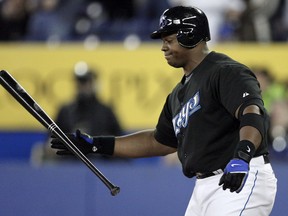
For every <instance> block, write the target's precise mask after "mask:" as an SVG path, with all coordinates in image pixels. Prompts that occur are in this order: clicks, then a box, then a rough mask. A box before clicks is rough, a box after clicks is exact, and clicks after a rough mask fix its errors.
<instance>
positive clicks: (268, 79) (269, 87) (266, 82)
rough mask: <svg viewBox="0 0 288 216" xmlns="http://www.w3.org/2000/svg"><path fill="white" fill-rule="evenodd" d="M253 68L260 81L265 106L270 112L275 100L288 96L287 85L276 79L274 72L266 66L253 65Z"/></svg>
mask: <svg viewBox="0 0 288 216" xmlns="http://www.w3.org/2000/svg"><path fill="white" fill-rule="evenodd" d="M251 69H252V71H253V72H254V73H255V75H256V77H257V79H258V81H259V83H260V88H261V90H262V97H263V100H264V104H265V108H266V109H267V111H268V112H269V113H270V112H271V106H272V104H273V103H274V101H276V100H282V99H285V98H286V96H287V93H286V85H285V84H282V83H280V82H279V81H276V80H275V78H274V76H273V74H272V73H271V72H270V71H269V69H268V68H266V67H264V66H252V67H251Z"/></svg>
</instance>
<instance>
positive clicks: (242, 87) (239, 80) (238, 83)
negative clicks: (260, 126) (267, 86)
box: [218, 65, 263, 116]
mask: <svg viewBox="0 0 288 216" xmlns="http://www.w3.org/2000/svg"><path fill="white" fill-rule="evenodd" d="M218 84H219V85H218V90H219V92H218V93H219V96H220V100H221V103H222V104H223V106H224V107H225V108H226V109H227V111H228V112H229V113H231V115H233V116H234V115H235V112H236V110H237V108H238V107H239V106H240V105H241V104H244V103H246V102H248V101H249V102H250V104H257V105H259V104H260V105H261V104H262V105H263V101H262V96H261V90H260V85H259V83H258V81H257V79H256V77H255V75H254V74H253V73H252V72H251V71H250V70H249V69H248V68H247V67H245V66H241V65H232V66H231V65H230V66H228V67H225V68H222V69H221V71H220V73H219V82H218ZM253 101H254V102H253Z"/></svg>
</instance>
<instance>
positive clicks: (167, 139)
mask: <svg viewBox="0 0 288 216" xmlns="http://www.w3.org/2000/svg"><path fill="white" fill-rule="evenodd" d="M154 137H155V139H156V140H157V141H158V142H160V143H161V144H163V145H167V146H170V147H173V148H177V143H178V142H177V138H176V136H175V132H174V128H173V123H172V114H171V111H170V109H169V96H168V97H167V99H166V102H165V104H164V107H163V109H162V112H161V114H160V116H159V119H158V123H157V126H156V131H155V134H154Z"/></svg>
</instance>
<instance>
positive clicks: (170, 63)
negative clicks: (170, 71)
mask: <svg viewBox="0 0 288 216" xmlns="http://www.w3.org/2000/svg"><path fill="white" fill-rule="evenodd" d="M167 63H168V64H169V65H170V66H172V67H174V68H180V67H181V65H179V64H177V63H176V62H175V61H172V60H167Z"/></svg>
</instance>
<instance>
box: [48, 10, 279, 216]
mask: <svg viewBox="0 0 288 216" xmlns="http://www.w3.org/2000/svg"><path fill="white" fill-rule="evenodd" d="M151 38H152V39H161V40H162V48H161V50H162V51H163V53H164V56H165V59H166V60H167V63H168V64H169V65H171V66H172V67H175V68H183V72H184V76H183V78H182V80H181V81H180V82H179V83H178V84H177V86H176V87H175V88H174V89H173V90H172V92H171V93H170V94H169V95H168V97H167V99H166V102H165V104H164V107H163V109H162V112H161V114H160V117H159V120H158V123H157V125H156V128H155V129H149V130H144V131H139V132H137V133H133V134H129V135H126V136H120V137H114V136H108V137H107V136H106V137H105V136H97V137H91V136H89V135H88V134H85V133H82V132H81V131H79V130H77V131H76V133H74V134H68V136H69V137H70V138H71V140H72V141H73V142H74V143H75V145H77V147H78V148H79V149H80V150H81V151H82V152H83V153H84V154H88V153H98V154H105V155H113V156H119V157H130V158H137V157H149V156H161V155H167V154H171V153H174V152H177V154H178V157H179V160H180V162H181V164H182V168H183V173H184V175H185V176H187V177H188V178H192V177H196V183H195V187H194V190H193V193H192V196H191V199H190V202H189V204H188V207H187V209H186V213H185V215H186V216H204V215H205V216H215V215H219V216H236V215H237V216H239V215H250V216H256V215H257V216H267V215H269V214H270V212H271V210H272V207H273V204H274V199H275V195H276V183H277V180H276V178H275V176H274V173H273V170H272V167H271V164H270V162H269V158H268V150H267V127H268V116H267V113H266V110H265V108H264V105H263V101H262V98H261V92H260V89H259V83H258V82H257V80H256V78H255V76H254V74H253V73H252V72H251V70H250V69H249V68H248V67H246V66H245V65H243V64H241V63H238V62H236V61H235V60H233V59H231V58H230V57H228V56H226V55H224V54H221V53H217V52H214V51H210V50H209V49H208V46H207V41H209V40H210V33H209V26H208V21H207V17H206V15H205V14H204V13H203V11H201V10H200V9H198V8H195V7H183V6H177V7H173V8H170V9H167V10H166V11H164V13H163V14H162V16H161V18H160V28H159V29H158V30H157V31H155V32H153V33H152V34H151ZM95 124H97V122H95ZM51 143H52V145H51V147H52V148H55V149H58V151H57V154H60V155H63V154H69V153H70V152H69V151H68V150H67V149H66V148H65V146H64V145H63V144H62V142H61V141H60V140H59V139H57V138H53V140H52V142H51Z"/></svg>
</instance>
